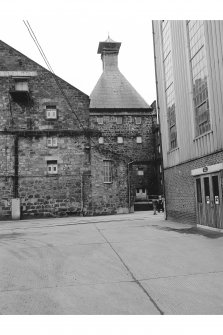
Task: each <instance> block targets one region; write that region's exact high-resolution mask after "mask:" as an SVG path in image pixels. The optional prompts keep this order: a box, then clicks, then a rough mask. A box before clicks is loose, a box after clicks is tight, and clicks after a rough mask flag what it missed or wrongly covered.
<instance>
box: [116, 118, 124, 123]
mask: <svg viewBox="0 0 223 335" xmlns="http://www.w3.org/2000/svg"><path fill="white" fill-rule="evenodd" d="M122 121H123V120H122V116H117V118H116V123H117V124H122Z"/></svg>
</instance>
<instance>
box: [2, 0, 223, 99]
mask: <svg viewBox="0 0 223 335" xmlns="http://www.w3.org/2000/svg"><path fill="white" fill-rule="evenodd" d="M211 3H212V8H213V6H214V4H215V3H221V1H220V0H219V1H218V0H212V1H211ZM191 6H193V11H191ZM207 8H208V7H207ZM207 8H206V7H205V2H204V1H200V2H199V1H198V2H195V1H193V0H187V1H185V2H183V3H182V2H181V1H179V0H167V1H165V0H153V1H151V0H63V1H59V0H54V1H53V0H38V1H32V0H1V4H0V39H1V40H3V41H4V42H6V43H7V44H9V45H11V46H12V47H14V48H15V49H17V50H19V51H20V52H22V53H24V54H25V55H27V56H28V57H30V58H31V59H33V60H35V61H36V62H38V63H39V64H41V65H44V62H43V60H42V58H41V56H40V54H39V52H38V50H37V48H36V46H35V44H34V42H33V40H32V39H31V37H30V35H29V33H28V31H27V29H26V27H25V25H24V23H23V20H28V21H29V23H30V25H31V27H32V28H33V30H34V32H35V34H36V36H37V38H38V40H39V42H40V44H41V46H42V48H43V50H44V52H45V54H46V56H47V58H48V60H49V62H50V64H51V66H52V68H53V70H54V72H55V73H56V74H57V75H59V76H60V77H61V78H63V79H64V80H66V81H68V82H69V83H70V84H72V85H74V86H75V87H77V88H78V89H80V90H82V91H83V92H84V93H86V94H88V95H89V94H90V93H91V91H92V90H93V88H94V86H95V84H96V82H97V80H98V79H99V77H100V75H101V73H102V63H101V59H100V55H98V54H97V48H98V43H99V41H104V40H106V38H107V36H108V32H109V34H110V37H111V38H112V39H113V40H115V41H117V42H122V45H121V49H120V53H119V69H120V71H121V72H122V73H123V74H124V75H125V77H126V78H127V79H128V80H129V81H130V83H131V84H132V85H133V86H134V87H135V89H136V90H137V91H138V92H139V93H140V94H141V95H142V97H143V98H144V99H145V100H146V101H147V102H148V103H149V104H151V103H152V102H153V101H154V100H155V99H156V90H155V72H154V61H153V41H152V22H151V20H152V19H164V18H175V19H176V18H183V19H185V18H188V17H189V18H191V17H194V16H196V13H200V14H202V13H203V14H204V15H206V16H207V15H208V17H210V10H209V9H207ZM201 10H202V11H201ZM217 13H218V12H217ZM220 13H222V12H220ZM220 13H219V15H220ZM222 17H223V15H222Z"/></svg>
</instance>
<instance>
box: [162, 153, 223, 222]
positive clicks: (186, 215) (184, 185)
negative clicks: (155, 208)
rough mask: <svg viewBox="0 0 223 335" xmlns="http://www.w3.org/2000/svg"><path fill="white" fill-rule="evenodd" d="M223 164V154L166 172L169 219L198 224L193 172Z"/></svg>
mask: <svg viewBox="0 0 223 335" xmlns="http://www.w3.org/2000/svg"><path fill="white" fill-rule="evenodd" d="M222 162H223V152H219V153H215V154H212V155H209V156H205V157H202V158H199V159H196V160H193V161H190V162H186V163H184V164H180V165H178V166H174V167H171V168H169V169H165V170H164V180H165V192H166V207H167V218H168V219H173V220H176V221H179V222H182V223H191V224H196V199H195V186H194V177H192V176H191V170H193V169H197V168H201V167H204V166H208V165H213V164H217V163H222Z"/></svg>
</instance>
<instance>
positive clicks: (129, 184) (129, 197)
mask: <svg viewBox="0 0 223 335" xmlns="http://www.w3.org/2000/svg"><path fill="white" fill-rule="evenodd" d="M132 163H134V161H132V162H129V163H128V164H127V175H128V205H129V213H133V212H134V209H133V211H131V182H130V173H129V166H130V164H132Z"/></svg>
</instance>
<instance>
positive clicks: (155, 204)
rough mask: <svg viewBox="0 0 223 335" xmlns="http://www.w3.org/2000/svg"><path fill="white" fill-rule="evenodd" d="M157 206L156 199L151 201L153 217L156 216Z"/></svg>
mask: <svg viewBox="0 0 223 335" xmlns="http://www.w3.org/2000/svg"><path fill="white" fill-rule="evenodd" d="M157 205H158V201H157V200H156V199H153V215H157V213H156V210H157Z"/></svg>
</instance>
